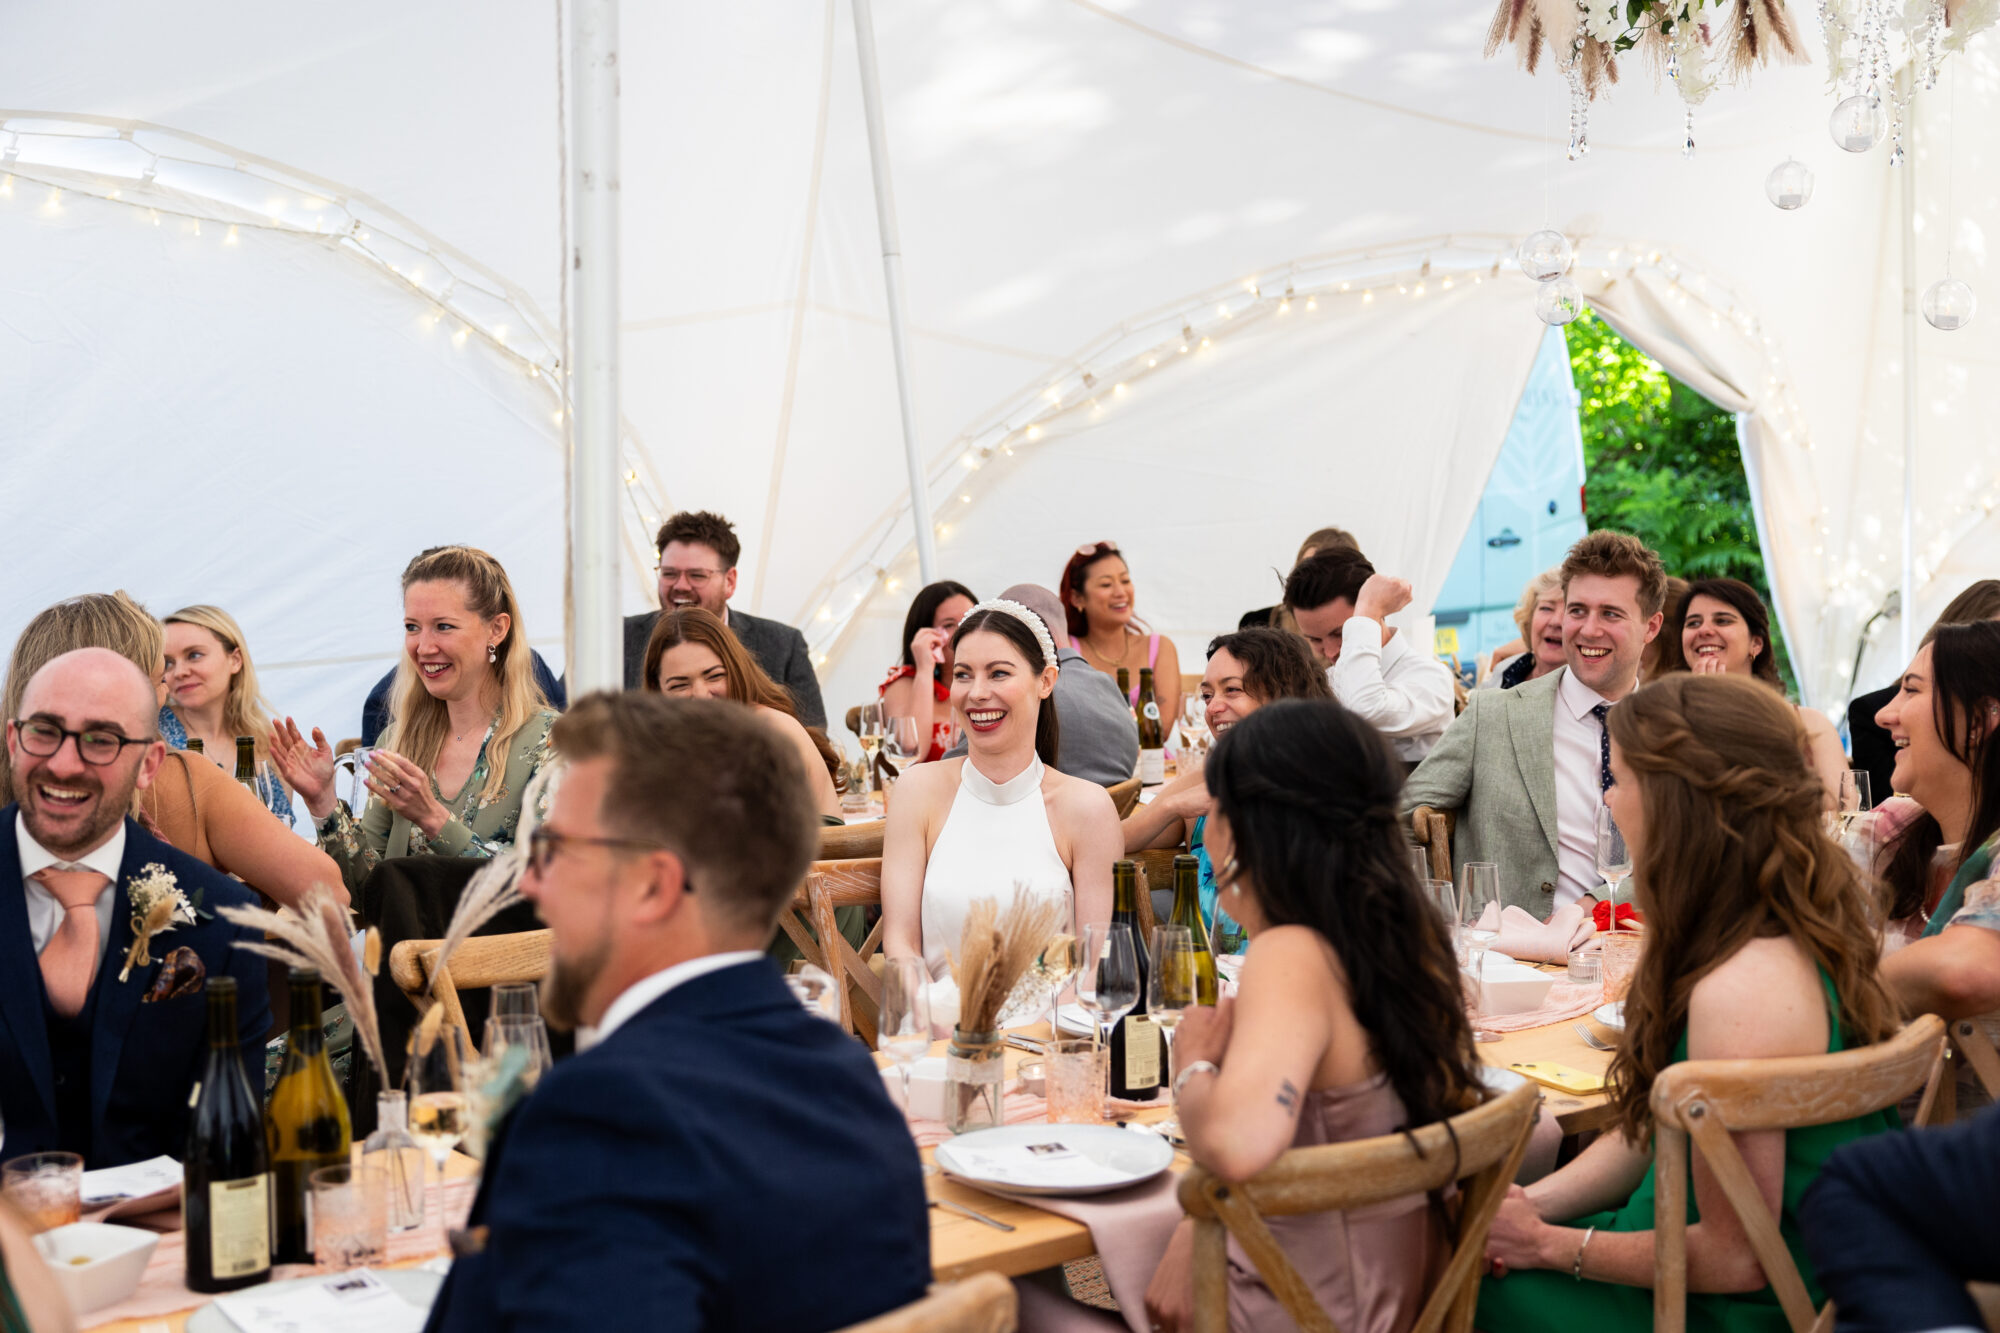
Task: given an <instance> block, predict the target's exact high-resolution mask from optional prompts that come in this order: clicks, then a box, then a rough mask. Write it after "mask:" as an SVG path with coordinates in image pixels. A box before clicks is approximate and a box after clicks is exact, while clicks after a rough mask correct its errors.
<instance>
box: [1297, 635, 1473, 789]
mask: <svg viewBox="0 0 2000 1333" xmlns="http://www.w3.org/2000/svg"><path fill="white" fill-rule="evenodd" d="M1409 637H1410V636H1409V635H1407V634H1397V635H1395V636H1393V637H1392V638H1390V640H1389V641H1388V642H1387V643H1384V642H1382V622H1381V621H1379V620H1375V619H1373V618H1371V617H1368V616H1349V617H1348V618H1347V623H1346V624H1345V625H1343V626H1342V627H1341V631H1340V656H1339V657H1338V658H1336V659H1334V663H1333V665H1332V666H1331V667H1328V668H1327V673H1326V678H1327V682H1328V683H1329V684H1330V685H1332V686H1333V697H1334V698H1336V699H1338V700H1340V702H1341V703H1343V704H1345V705H1346V706H1347V708H1348V709H1349V711H1351V712H1353V713H1355V714H1357V715H1358V716H1360V717H1362V718H1363V719H1365V720H1366V721H1368V722H1369V723H1370V724H1372V725H1373V726H1374V728H1375V730H1377V731H1379V732H1381V733H1382V734H1383V735H1384V736H1387V737H1388V738H1389V744H1390V746H1391V747H1392V748H1393V749H1394V750H1395V751H1396V754H1397V756H1398V757H1399V758H1401V759H1404V760H1406V761H1408V762H1410V763H1416V762H1418V761H1419V760H1421V759H1422V758H1423V757H1424V756H1425V755H1427V754H1429V753H1430V752H1431V747H1432V746H1433V745H1436V744H1437V740H1438V737H1440V736H1442V735H1444V729H1445V728H1446V727H1448V726H1450V725H1451V719H1452V712H1453V709H1454V708H1455V707H1456V703H1457V700H1456V698H1455V696H1454V695H1453V692H1452V688H1451V668H1450V667H1448V666H1446V665H1445V664H1444V663H1442V662H1440V661H1438V660H1437V659H1436V658H1435V657H1431V656H1430V655H1428V654H1426V653H1423V652H1420V651H1418V650H1417V649H1415V648H1412V647H1410V644H1409Z"/></svg>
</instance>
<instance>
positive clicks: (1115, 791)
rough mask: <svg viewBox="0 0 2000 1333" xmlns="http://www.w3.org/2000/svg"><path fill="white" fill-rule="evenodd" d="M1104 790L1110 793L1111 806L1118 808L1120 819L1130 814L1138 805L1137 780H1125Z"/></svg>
mask: <svg viewBox="0 0 2000 1333" xmlns="http://www.w3.org/2000/svg"><path fill="white" fill-rule="evenodd" d="M1104 790H1106V791H1108V792H1110V793H1111V804H1112V805H1114V806H1116V807H1117V808H1118V817H1119V818H1120V819H1123V818H1125V816H1127V815H1129V814H1131V813H1132V811H1133V810H1134V809H1135V808H1137V806H1138V804H1139V779H1137V778H1127V779H1125V780H1124V781H1123V782H1114V783H1112V784H1111V785H1110V786H1109V787H1106V788H1105V789H1104Z"/></svg>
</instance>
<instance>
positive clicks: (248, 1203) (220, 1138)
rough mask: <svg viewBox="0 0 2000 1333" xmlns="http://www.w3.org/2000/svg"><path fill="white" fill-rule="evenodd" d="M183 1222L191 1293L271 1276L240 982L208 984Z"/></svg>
mask: <svg viewBox="0 0 2000 1333" xmlns="http://www.w3.org/2000/svg"><path fill="white" fill-rule="evenodd" d="M184 1167H185V1174H184V1175H183V1176H182V1180H181V1219H182V1224H183V1225H184V1226H185V1228H186V1236H187V1284H188V1290H190V1291H203V1292H214V1291H234V1290H236V1289H237V1288H238V1287H247V1286H250V1285H251V1284H252V1283H257V1282H265V1281H268V1280H269V1279H270V1276H271V1158H270V1152H269V1149H268V1147H267V1146H266V1144H265V1142H264V1125H263V1119H262V1115H261V1113H260V1112H259V1110H258V1106H257V1097H256V1095H255V1094H254V1093H252V1092H251V1091H250V1080H249V1079H247V1078H245V1077H244V1076H243V1047H242V1045H241V1044H240V1042H239V1034H238V1033H237V1031H236V979H235V978H234V977H210V978H209V980H208V1063H207V1064H206V1065H205V1066H204V1067H203V1069H202V1074H201V1082H200V1083H198V1084H196V1085H195V1092H194V1114H193V1116H191V1117H190V1118H189V1121H188V1141H187V1155H186V1160H185V1162H184Z"/></svg>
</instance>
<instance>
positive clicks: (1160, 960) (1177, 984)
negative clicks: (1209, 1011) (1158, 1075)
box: [1146, 925, 1199, 1069]
mask: <svg viewBox="0 0 2000 1333" xmlns="http://www.w3.org/2000/svg"><path fill="white" fill-rule="evenodd" d="M1197 1003H1199V1000H1198V998H1197V991H1196V971H1195V948H1194V932H1193V931H1192V930H1189V929H1188V928H1187V927H1186V926H1174V925H1164V926H1155V927H1153V970H1152V971H1151V972H1150V973H1149V974H1148V975H1147V977H1146V1016H1147V1017H1149V1018H1151V1019H1152V1020H1153V1021H1154V1022H1155V1023H1158V1024H1159V1025H1160V1030H1161V1031H1162V1032H1164V1033H1165V1034H1166V1039H1167V1068H1168V1069H1172V1068H1173V1060H1174V1029H1175V1028H1176V1027H1178V1026H1180V1021H1181V1015H1182V1014H1183V1013H1184V1012H1186V1011H1187V1010H1188V1009H1189V1008H1190V1007H1191V1006H1193V1005H1195V1004H1197Z"/></svg>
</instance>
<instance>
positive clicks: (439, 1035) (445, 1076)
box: [403, 1023, 477, 1183]
mask: <svg viewBox="0 0 2000 1333" xmlns="http://www.w3.org/2000/svg"><path fill="white" fill-rule="evenodd" d="M403 1077H404V1081H405V1083H406V1084H407V1085H408V1091H409V1094H410V1137H411V1138H413V1139H415V1140H416V1141H417V1143H418V1145H419V1146H420V1147H422V1148H423V1149H424V1151H425V1152H427V1153H429V1154H430V1156H431V1161H432V1162H433V1163H435V1164H436V1166H437V1171H438V1180H439V1182H440V1183H441V1182H442V1181H443V1180H444V1167H445V1163H446V1162H448V1161H450V1160H451V1150H452V1149H453V1148H455V1147H457V1146H458V1144H459V1141H460V1140H461V1139H463V1138H464V1137H465V1136H466V1134H467V1133H468V1132H469V1131H470V1130H471V1128H472V1112H471V1096H470V1095H471V1092H472V1090H473V1086H474V1084H475V1083H476V1082H477V1069H476V1061H475V1057H474V1055H473V1052H472V1043H471V1042H470V1041H468V1040H467V1039H466V1035H465V1029H464V1028H462V1027H460V1026H458V1024H456V1023H443V1024H440V1025H438V1026H437V1027H436V1028H431V1026H430V1024H428V1023H424V1024H420V1025H418V1027H417V1030H416V1031H415V1032H413V1033H411V1034H410V1060H409V1065H408V1068H407V1069H406V1070H405V1071H404V1075H403Z"/></svg>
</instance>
